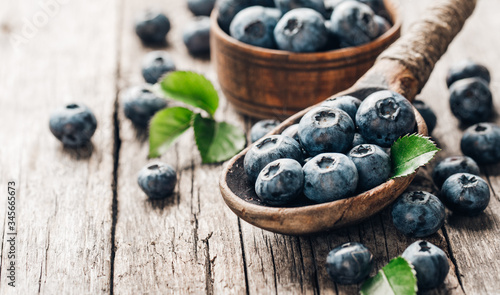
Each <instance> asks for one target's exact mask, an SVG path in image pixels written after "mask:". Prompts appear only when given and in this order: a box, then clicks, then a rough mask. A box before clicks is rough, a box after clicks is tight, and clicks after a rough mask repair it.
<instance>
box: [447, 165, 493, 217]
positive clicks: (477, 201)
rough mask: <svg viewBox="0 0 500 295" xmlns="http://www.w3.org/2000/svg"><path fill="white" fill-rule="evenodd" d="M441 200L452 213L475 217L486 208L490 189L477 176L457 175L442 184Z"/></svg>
mask: <svg viewBox="0 0 500 295" xmlns="http://www.w3.org/2000/svg"><path fill="white" fill-rule="evenodd" d="M441 199H442V200H443V203H444V204H445V205H446V207H448V208H450V210H451V211H453V212H454V213H458V214H462V215H468V216H476V215H478V214H479V213H481V212H483V211H484V209H486V207H487V206H488V203H489V202H490V189H489V188H488V184H487V183H486V181H484V180H483V179H482V178H480V177H479V176H477V175H473V174H469V173H457V174H453V175H452V176H450V177H448V179H446V181H445V182H444V184H443V188H442V189H441Z"/></svg>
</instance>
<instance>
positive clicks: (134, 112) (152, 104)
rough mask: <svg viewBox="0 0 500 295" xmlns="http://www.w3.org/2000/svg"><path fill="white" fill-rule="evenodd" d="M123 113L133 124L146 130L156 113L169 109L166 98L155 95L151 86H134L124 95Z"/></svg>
mask: <svg viewBox="0 0 500 295" xmlns="http://www.w3.org/2000/svg"><path fill="white" fill-rule="evenodd" d="M122 103H123V112H124V113H125V116H126V117H127V118H129V119H130V121H132V123H133V124H134V125H135V126H137V127H140V128H145V127H147V126H148V124H149V120H150V119H151V118H152V117H153V116H154V114H155V113H156V112H158V111H159V110H161V109H163V108H165V107H167V101H166V100H165V99H164V98H161V97H158V96H157V95H156V94H154V93H153V92H152V91H151V89H150V88H149V86H147V85H141V86H133V87H130V88H128V89H126V90H125V91H124V93H123V94H122Z"/></svg>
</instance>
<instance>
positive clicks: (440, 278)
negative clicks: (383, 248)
mask: <svg viewBox="0 0 500 295" xmlns="http://www.w3.org/2000/svg"><path fill="white" fill-rule="evenodd" d="M401 256H402V257H403V258H405V259H406V260H407V261H408V262H410V263H411V264H412V265H413V267H414V268H415V272H416V274H417V284H418V288H419V290H428V289H432V288H436V287H437V286H439V285H441V284H442V283H443V282H444V279H445V278H446V276H447V275H448V271H449V270H450V265H449V263H448V258H447V257H446V254H445V253H444V252H443V250H441V249H439V248H438V247H437V246H435V245H433V244H431V243H429V242H427V241H422V240H420V241H416V242H414V243H412V244H411V245H410V246H408V248H406V250H405V251H404V252H403V255H401Z"/></svg>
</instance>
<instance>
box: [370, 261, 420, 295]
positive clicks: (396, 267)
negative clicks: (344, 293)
mask: <svg viewBox="0 0 500 295" xmlns="http://www.w3.org/2000/svg"><path fill="white" fill-rule="evenodd" d="M417 291H418V287H417V277H416V276H415V270H414V269H413V266H412V265H411V264H410V263H409V262H408V261H406V260H405V259H404V258H402V257H397V258H394V259H392V260H391V261H390V262H389V264H387V265H386V266H384V267H383V268H382V269H381V270H379V272H378V273H377V275H375V276H374V277H372V278H369V279H368V280H366V281H365V282H364V283H363V284H362V285H361V291H360V294H361V295H415V294H417Z"/></svg>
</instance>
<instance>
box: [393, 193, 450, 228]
mask: <svg viewBox="0 0 500 295" xmlns="http://www.w3.org/2000/svg"><path fill="white" fill-rule="evenodd" d="M444 218H445V210H444V205H443V203H441V201H440V200H439V199H438V198H437V197H436V196H434V195H433V194H431V193H428V192H423V191H414V192H407V193H404V194H402V195H401V196H400V197H399V198H398V199H397V200H396V202H395V203H394V205H393V207H392V222H393V223H394V226H395V227H396V228H397V229H398V230H399V231H400V232H402V233H403V234H405V235H407V236H410V237H417V238H420V237H425V236H428V235H432V234H433V233H435V232H437V231H438V229H440V228H441V227H442V226H443V224H444Z"/></svg>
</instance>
